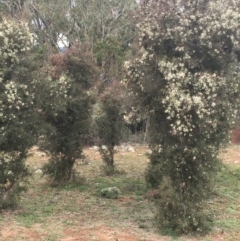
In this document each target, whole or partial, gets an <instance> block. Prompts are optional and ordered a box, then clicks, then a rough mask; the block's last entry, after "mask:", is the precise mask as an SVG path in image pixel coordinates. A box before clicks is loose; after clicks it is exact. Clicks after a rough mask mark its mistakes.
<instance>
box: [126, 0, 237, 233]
mask: <svg viewBox="0 0 240 241" xmlns="http://www.w3.org/2000/svg"><path fill="white" fill-rule="evenodd" d="M239 17H240V15H239V9H238V8H234V7H231V6H230V5H227V4H226V3H224V5H223V3H222V2H221V1H201V0H199V1H196V0H194V1H190V2H187V3H186V2H185V1H164V0H162V1H151V0H150V1H145V3H144V4H143V5H142V11H141V18H142V20H141V21H140V22H139V24H138V28H139V36H138V38H139V51H140V56H139V57H138V58H136V59H135V60H134V61H132V62H126V69H127V76H128V82H127V84H128V89H129V91H130V92H132V93H133V96H134V97H135V99H136V102H138V104H139V105H140V106H141V108H142V110H143V111H144V112H145V113H147V114H148V115H149V117H150V147H151V149H152V154H151V155H150V164H149V167H148V170H147V173H146V180H147V182H148V183H149V184H150V185H151V186H152V187H155V188H158V189H159V192H160V195H161V198H160V199H159V200H158V201H157V205H158V214H157V216H156V218H157V220H158V223H159V226H160V228H161V229H162V230H163V229H170V230H173V231H175V232H177V233H185V232H191V231H194V232H206V231H208V230H209V229H210V227H211V222H210V220H211V216H210V215H209V213H207V210H206V209H204V205H205V203H206V200H207V198H208V197H209V195H210V194H211V191H212V185H211V184H212V180H213V179H214V176H215V175H216V171H217V167H218V158H217V156H218V152H219V149H220V147H221V146H222V145H223V143H224V142H225V141H226V140H227V139H228V136H229V131H230V130H231V126H232V121H233V120H234V111H235V110H236V108H237V104H238V103H239V71H238V68H239V63H238V58H237V55H236V53H237V52H238V51H239V30H238V29H239Z"/></svg>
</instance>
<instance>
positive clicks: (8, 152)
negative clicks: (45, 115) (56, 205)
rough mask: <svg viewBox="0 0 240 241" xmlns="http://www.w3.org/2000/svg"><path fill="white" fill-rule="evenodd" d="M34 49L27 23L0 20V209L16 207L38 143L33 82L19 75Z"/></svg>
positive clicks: (2, 18) (5, 19)
mask: <svg viewBox="0 0 240 241" xmlns="http://www.w3.org/2000/svg"><path fill="white" fill-rule="evenodd" d="M31 46H32V36H31V34H30V32H29V30H28V26H27V24H26V23H23V22H15V21H13V20H8V19H7V18H4V17H0V52H1V58H0V208H4V207H7V206H10V205H11V206H12V205H15V204H16V201H17V199H18V196H19V194H20V192H21V191H22V190H23V189H24V185H23V184H24V181H26V178H27V177H28V175H29V172H28V170H27V168H26V166H25V163H24V160H25V158H26V156H27V150H28V148H29V147H30V146H31V145H33V143H34V142H35V139H36V135H35V134H36V133H35V127H34V124H33V123H34V122H35V120H36V118H35V114H34V108H33V106H34V95H33V93H32V92H31V86H32V82H31V81H30V80H29V79H28V78H27V77H26V76H27V75H26V74H25V77H26V78H21V77H20V75H19V72H21V71H20V66H21V64H22V62H23V61H25V60H26V59H27V53H28V52H29V50H30V48H31ZM29 71H30V70H29Z"/></svg>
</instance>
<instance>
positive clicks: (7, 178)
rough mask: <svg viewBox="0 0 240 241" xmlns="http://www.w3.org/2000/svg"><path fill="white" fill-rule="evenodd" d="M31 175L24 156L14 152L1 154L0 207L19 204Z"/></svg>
mask: <svg viewBox="0 0 240 241" xmlns="http://www.w3.org/2000/svg"><path fill="white" fill-rule="evenodd" d="M29 175H30V173H29V171H28V169H27V167H26V166H25V163H24V158H23V157H22V156H19V155H17V153H14V152H12V153H4V152H2V153H1V154H0V209H2V208H9V207H14V206H15V205H16V204H17V202H18V198H19V194H20V193H21V192H22V191H24V190H25V189H26V188H25V186H24V184H26V181H27V177H28V176H29Z"/></svg>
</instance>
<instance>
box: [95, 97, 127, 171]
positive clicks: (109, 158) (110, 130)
mask: <svg viewBox="0 0 240 241" xmlns="http://www.w3.org/2000/svg"><path fill="white" fill-rule="evenodd" d="M96 122H97V126H98V133H99V138H100V143H99V152H100V154H101V156H102V159H103V161H104V163H105V166H104V167H103V171H104V172H105V173H106V174H107V175H111V174H113V173H114V166H115V165H114V152H115V150H114V147H115V146H116V145H117V144H119V142H120V140H121V134H122V127H123V116H122V114H121V104H120V101H119V100H118V99H117V98H116V97H113V96H112V95H110V94H106V95H104V97H103V98H102V115H101V116H100V117H99V118H98V119H97V121H96Z"/></svg>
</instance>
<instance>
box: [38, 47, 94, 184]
mask: <svg viewBox="0 0 240 241" xmlns="http://www.w3.org/2000/svg"><path fill="white" fill-rule="evenodd" d="M49 68H50V69H51V70H52V71H51V77H49V78H48V79H47V81H45V84H46V85H45V86H44V90H45V91H44V93H42V92H41V93H40V94H41V95H42V98H41V99H42V101H41V115H42V118H43V121H44V123H45V124H46V126H47V128H46V131H45V133H44V135H43V139H44V141H43V145H42V146H43V147H44V148H45V149H46V150H48V151H49V152H50V153H51V159H50V161H49V163H47V164H46V165H45V166H44V169H43V171H44V173H45V174H47V175H48V176H49V177H50V178H51V179H52V180H53V181H56V182H65V181H68V180H70V179H71V178H73V177H74V175H73V174H74V172H73V166H74V163H75V160H76V159H78V158H81V157H82V148H83V145H84V140H85V138H86V136H87V134H88V132H89V127H90V122H91V109H92V102H93V98H92V96H91V93H90V91H89V89H90V88H91V86H92V84H93V78H94V68H93V66H92V65H91V60H90V59H89V58H88V56H87V54H86V53H84V52H83V50H82V49H80V48H79V49H78V48H77V47H76V48H75V47H74V48H72V49H71V50H69V51H67V52H65V53H61V54H58V55H55V56H52V59H51V62H50V66H49Z"/></svg>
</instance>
